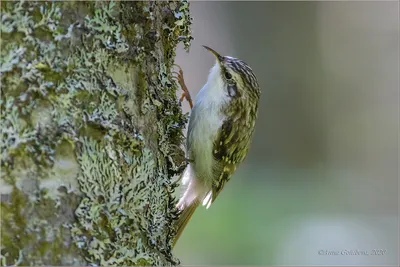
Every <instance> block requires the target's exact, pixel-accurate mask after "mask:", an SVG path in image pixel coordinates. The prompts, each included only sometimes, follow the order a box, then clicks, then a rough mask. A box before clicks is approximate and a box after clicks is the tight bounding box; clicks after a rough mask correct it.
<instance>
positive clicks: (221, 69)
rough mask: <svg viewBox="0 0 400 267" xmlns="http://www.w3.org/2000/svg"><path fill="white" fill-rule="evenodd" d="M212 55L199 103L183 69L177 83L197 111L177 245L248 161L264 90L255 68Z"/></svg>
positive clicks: (193, 117) (188, 152)
mask: <svg viewBox="0 0 400 267" xmlns="http://www.w3.org/2000/svg"><path fill="white" fill-rule="evenodd" d="M203 47H204V48H205V49H207V50H208V51H209V52H211V53H212V54H213V55H214V56H215V58H216V62H215V64H214V66H213V67H212V68H211V70H210V72H209V75H208V78H207V82H206V83H205V85H204V86H203V87H202V88H201V90H200V91H199V92H198V94H197V95H196V99H195V101H194V104H192V100H191V98H190V95H189V92H188V90H187V87H186V85H185V84H184V79H183V72H182V70H181V69H180V72H179V73H177V74H178V81H179V83H180V85H181V87H182V89H183V90H184V94H183V95H182V98H181V99H180V100H181V101H182V99H183V97H186V98H187V99H188V101H189V104H190V106H191V107H192V110H191V114H190V118H189V125H188V131H187V138H186V158H187V161H188V164H187V166H186V168H185V170H184V172H183V175H182V179H181V181H182V182H181V183H182V187H183V190H182V191H183V194H182V195H181V197H180V198H179V201H178V203H177V209H178V211H179V217H178V219H177V220H176V221H175V229H176V235H175V239H174V241H173V246H175V244H176V243H177V241H178V239H179V237H180V235H181V234H182V232H183V230H184V229H185V226H186V225H187V223H188V222H189V220H190V218H191V217H192V215H193V213H194V211H195V210H196V208H197V207H198V206H199V205H200V204H202V205H203V206H205V207H206V208H207V209H208V208H209V207H210V205H211V204H212V203H213V202H214V201H215V199H216V198H217V196H218V195H219V194H220V193H221V191H222V190H223V188H224V185H225V184H226V183H227V182H228V181H229V180H230V178H231V176H232V175H233V173H234V172H235V171H236V169H237V167H238V166H239V165H240V164H241V163H242V162H243V160H244V159H245V158H246V156H247V154H248V151H249V148H250V144H251V141H252V137H253V133H254V128H255V123H256V118H257V111H258V105H259V100H260V94H261V91H260V86H259V83H258V81H257V78H256V76H255V74H254V72H253V70H252V69H251V68H250V66H249V65H248V64H247V63H245V62H244V61H243V60H240V59H237V58H234V57H230V56H221V55H220V54H219V53H217V52H216V51H215V50H213V49H211V48H210V47H208V46H205V45H203Z"/></svg>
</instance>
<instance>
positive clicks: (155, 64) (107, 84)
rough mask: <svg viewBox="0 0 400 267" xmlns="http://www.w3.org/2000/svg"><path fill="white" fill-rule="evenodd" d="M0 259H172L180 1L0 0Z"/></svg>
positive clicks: (184, 12) (184, 10)
mask: <svg viewBox="0 0 400 267" xmlns="http://www.w3.org/2000/svg"><path fill="white" fill-rule="evenodd" d="M1 12H2V25H1V45H2V49H1V83H2V86H1V141H0V145H1V180H0V188H1V189H0V191H1V208H2V214H1V215H2V217H1V235H2V237H1V244H2V245H1V261H2V265H89V264H90V265H103V266H104V265H171V264H172V265H173V264H178V263H179V261H178V260H177V259H176V258H174V257H173V256H172V254H171V245H172V240H173V237H174V234H175V233H174V229H173V228H172V222H173V220H174V219H175V217H176V216H175V215H176V212H177V210H176V209H175V204H176V200H175V198H174V196H173V193H174V189H175V185H174V183H173V182H174V180H176V179H177V177H178V176H179V174H180V172H181V171H182V166H184V153H183V151H182V150H181V148H180V145H181V143H182V141H183V135H182V129H183V128H184V125H185V123H186V121H187V118H186V116H185V115H183V114H182V112H181V109H180V105H179V103H178V101H177V98H176V90H177V85H176V83H175V82H174V81H173V80H172V73H171V68H172V65H173V62H174V57H175V48H176V46H177V44H178V42H180V41H183V42H184V44H185V47H186V48H187V49H188V47H189V42H190V40H191V39H192V38H191V36H190V24H191V18H190V15H189V10H188V3H187V2H186V1H181V2H165V1H157V2H144V1H138V2H131V1H129V2H128V1H127V2H122V1H121V2H103V1H98V2H93V1H88V2H80V1H73V2H71V1H64V2H55V3H49V2H6V1H3V2H2V3H1Z"/></svg>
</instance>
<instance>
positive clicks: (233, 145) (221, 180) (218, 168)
mask: <svg viewBox="0 0 400 267" xmlns="http://www.w3.org/2000/svg"><path fill="white" fill-rule="evenodd" d="M234 119H235V118H229V119H226V120H225V121H224V122H223V124H222V127H221V128H220V130H219V131H218V134H217V138H216V139H215V142H214V145H213V156H214V164H213V176H214V177H215V178H214V179H213V185H212V192H211V193H212V195H211V196H210V197H209V201H210V202H209V203H207V207H208V206H209V205H210V204H211V203H212V202H213V201H214V200H215V199H216V198H217V196H218V194H219V193H220V192H221V191H222V189H223V187H224V185H225V183H226V182H227V181H229V179H230V177H231V176H232V174H233V173H234V172H235V170H236V167H237V165H238V164H239V163H241V162H242V161H243V160H244V158H245V157H246V154H247V152H248V149H249V145H248V144H249V141H250V135H251V129H246V127H244V125H240V127H241V129H238V128H237V127H233V124H234V123H237V121H236V122H235V121H234ZM236 125H238V124H236ZM245 131H247V133H246V132H245ZM249 131H250V132H249ZM249 133H250V134H249ZM203 204H205V203H203Z"/></svg>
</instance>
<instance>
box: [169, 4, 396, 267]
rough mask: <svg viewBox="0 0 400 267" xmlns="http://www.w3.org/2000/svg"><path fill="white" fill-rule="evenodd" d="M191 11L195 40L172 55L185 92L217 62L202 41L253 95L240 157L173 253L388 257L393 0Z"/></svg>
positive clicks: (321, 260) (303, 260) (237, 258)
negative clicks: (247, 145)
mask: <svg viewBox="0 0 400 267" xmlns="http://www.w3.org/2000/svg"><path fill="white" fill-rule="evenodd" d="M191 12H192V16H193V19H194V24H193V28H192V29H193V36H194V38H195V40H194V41H193V42H192V46H191V50H190V53H185V52H184V50H183V48H180V49H179V50H178V51H177V59H176V62H177V63H178V64H180V65H181V66H182V68H183V70H184V75H185V80H186V83H187V85H188V88H189V90H190V91H191V93H192V96H193V98H194V97H195V95H196V93H197V92H198V90H199V89H200V88H201V87H202V86H203V84H204V83H205V81H206V79H207V74H208V71H209V69H210V68H211V66H212V65H213V64H214V60H215V59H214V57H213V56H212V55H211V54H210V53H208V52H207V51H206V50H204V49H203V48H202V47H201V45H203V44H204V45H208V46H210V47H211V48H213V49H215V50H216V51H218V52H219V53H220V54H222V55H230V56H233V57H237V58H240V59H243V60H244V61H246V62H247V63H248V64H249V65H250V66H252V68H253V70H254V72H255V74H256V75H257V77H258V79H259V83H260V85H261V89H262V99H261V103H260V110H259V117H258V121H257V125H256V133H255V136H254V140H253V143H252V147H251V150H250V154H249V156H248V157H247V159H246V161H245V162H244V163H243V164H242V165H241V167H240V168H239V169H238V171H237V172H236V173H235V174H234V176H233V178H232V180H231V181H230V182H229V183H228V184H227V185H226V186H225V189H224V191H223V192H222V193H221V194H220V196H219V197H218V199H217V201H216V202H215V203H214V204H213V205H212V206H211V207H210V209H208V210H205V208H203V207H202V208H199V209H198V210H197V211H196V213H195V215H194V216H193V218H192V221H191V222H190V223H189V224H188V226H187V228H186V230H185V232H184V233H183V235H182V236H181V239H180V240H179V242H178V244H177V246H176V248H175V254H176V255H177V256H178V257H179V258H180V259H181V261H182V264H184V265H397V263H398V254H399V243H398V242H399V226H398V223H399V221H398V212H399V210H398V203H399V199H398V189H399V185H398V162H399V158H398V129H399V89H398V88H399V3H398V2H396V1H392V2H378V1H376V2H358V1H354V2H339V1H336V2H236V1H235V2H199V1H194V2H191ZM184 111H186V112H188V111H189V109H188V106H187V104H186V103H185V104H184ZM379 249H381V250H384V251H383V252H382V254H383V255H372V253H373V252H374V251H373V250H379ZM351 250H352V251H353V252H354V253H355V254H357V251H358V253H359V254H365V253H364V252H367V253H368V254H369V255H368V256H367V255H342V252H343V251H351ZM327 252H332V253H333V252H338V253H339V255H324V254H327ZM332 253H331V254H332ZM349 253H351V252H349ZM349 253H347V254H349ZM328 254H329V253H328ZM343 254H346V252H343Z"/></svg>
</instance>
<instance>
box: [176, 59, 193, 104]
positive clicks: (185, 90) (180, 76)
mask: <svg viewBox="0 0 400 267" xmlns="http://www.w3.org/2000/svg"><path fill="white" fill-rule="evenodd" d="M174 66H176V67H178V69H179V71H174V72H172V73H173V74H175V75H176V77H174V78H175V79H176V81H177V82H178V84H179V85H180V86H181V88H182V91H183V93H182V96H181V97H180V98H179V103H182V101H183V99H186V101H188V102H189V106H190V109H192V108H193V102H192V97H191V96H190V93H189V90H188V88H187V86H186V84H185V80H184V79H183V70H182V68H181V67H180V66H179V65H177V64H174Z"/></svg>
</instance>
